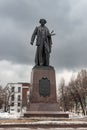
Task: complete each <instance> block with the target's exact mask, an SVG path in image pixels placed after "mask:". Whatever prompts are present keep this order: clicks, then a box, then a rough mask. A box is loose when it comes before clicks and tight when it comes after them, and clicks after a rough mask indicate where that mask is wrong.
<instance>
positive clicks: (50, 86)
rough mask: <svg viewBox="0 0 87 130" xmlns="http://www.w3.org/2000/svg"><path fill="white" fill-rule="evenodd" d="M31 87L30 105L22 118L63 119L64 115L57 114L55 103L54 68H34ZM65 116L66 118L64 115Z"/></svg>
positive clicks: (57, 107) (56, 104) (57, 109)
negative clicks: (45, 117)
mask: <svg viewBox="0 0 87 130" xmlns="http://www.w3.org/2000/svg"><path fill="white" fill-rule="evenodd" d="M31 85H32V87H31V91H30V104H29V106H28V107H27V112H26V113H25V114H24V116H25V117H30V116H31V115H32V116H40V114H41V116H49V117H50V116H53V117H55V116H58V117H60V116H61V117H63V115H64V114H61V115H60V114H59V113H58V111H59V110H60V109H59V105H58V103H57V94H56V78H55V70H54V68H53V67H51V66H47V67H46V66H42V67H41V66H40V67H39V66H38V67H34V68H33V69H32V73H31ZM30 113H31V114H30ZM56 114H57V115H56ZM65 116H66V117H68V116H67V115H66V114H65Z"/></svg>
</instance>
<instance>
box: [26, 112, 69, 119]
mask: <svg viewBox="0 0 87 130" xmlns="http://www.w3.org/2000/svg"><path fill="white" fill-rule="evenodd" d="M24 117H46V118H47V117H51V118H69V114H68V113H65V112H53V111H50V112H48V111H28V112H26V113H24Z"/></svg>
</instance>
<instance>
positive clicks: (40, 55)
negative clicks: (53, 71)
mask: <svg viewBox="0 0 87 130" xmlns="http://www.w3.org/2000/svg"><path fill="white" fill-rule="evenodd" d="M39 64H40V65H43V43H41V44H40V46H39Z"/></svg>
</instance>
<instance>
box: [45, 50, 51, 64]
mask: <svg viewBox="0 0 87 130" xmlns="http://www.w3.org/2000/svg"><path fill="white" fill-rule="evenodd" d="M45 54H46V62H45V64H46V66H49V57H50V54H49V52H47V50H46V51H45Z"/></svg>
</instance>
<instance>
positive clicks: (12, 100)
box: [5, 82, 30, 113]
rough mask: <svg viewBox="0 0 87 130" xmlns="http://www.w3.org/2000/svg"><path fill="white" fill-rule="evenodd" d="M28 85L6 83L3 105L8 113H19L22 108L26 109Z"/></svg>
mask: <svg viewBox="0 0 87 130" xmlns="http://www.w3.org/2000/svg"><path fill="white" fill-rule="evenodd" d="M29 91H30V84H29V83H22V82H20V83H8V84H7V86H6V88H5V92H6V98H5V100H6V101H5V105H6V109H7V111H8V112H10V113H21V112H22V109H23V108H26V106H27V103H29V99H28V98H29V94H30V92H29Z"/></svg>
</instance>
